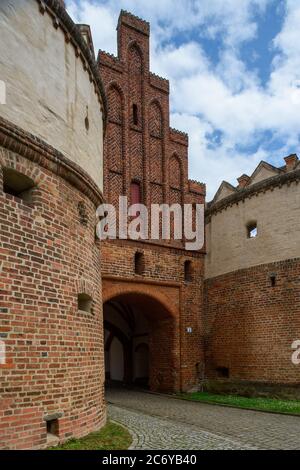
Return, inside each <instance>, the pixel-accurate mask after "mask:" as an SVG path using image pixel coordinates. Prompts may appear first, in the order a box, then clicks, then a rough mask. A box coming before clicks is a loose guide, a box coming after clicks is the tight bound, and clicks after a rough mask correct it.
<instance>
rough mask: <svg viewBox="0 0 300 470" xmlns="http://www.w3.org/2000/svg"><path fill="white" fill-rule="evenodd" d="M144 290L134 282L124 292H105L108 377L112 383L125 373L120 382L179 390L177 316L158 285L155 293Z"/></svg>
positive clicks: (151, 388) (165, 390) (164, 390)
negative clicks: (129, 288) (161, 294)
mask: <svg viewBox="0 0 300 470" xmlns="http://www.w3.org/2000/svg"><path fill="white" fill-rule="evenodd" d="M143 290H144V289H143V287H136V286H132V289H131V290H127V289H125V290H124V291H123V293H121V292H119V293H117V291H114V290H113V289H112V290H110V293H109V292H108V291H106V292H107V294H106V293H105V292H104V296H103V297H104V326H105V338H106V341H105V350H106V351H105V354H106V357H105V364H106V377H107V379H108V382H110V383H111V382H112V381H114V380H113V378H116V377H119V379H120V373H121V374H122V373H123V376H122V379H120V380H119V381H120V382H124V383H127V384H128V383H134V384H136V385H142V386H143V387H148V388H150V390H153V391H162V392H167V391H174V390H178V389H179V382H180V368H179V362H180V361H179V358H178V356H177V355H176V354H175V351H176V350H178V349H177V348H178V344H177V342H178V341H179V338H178V335H176V331H178V330H177V328H178V324H177V317H176V316H174V314H173V312H171V311H170V310H169V308H168V305H170V301H169V300H168V299H165V300H164V298H163V297H161V296H160V294H158V293H155V289H154V293H153V294H149V292H148V293H146V292H143ZM106 299H107V300H106ZM115 339H117V340H118V343H116V341H115ZM120 344H121V345H122V349H120ZM120 361H121V362H122V364H120ZM122 371H123V372H122ZM146 372H147V374H146Z"/></svg>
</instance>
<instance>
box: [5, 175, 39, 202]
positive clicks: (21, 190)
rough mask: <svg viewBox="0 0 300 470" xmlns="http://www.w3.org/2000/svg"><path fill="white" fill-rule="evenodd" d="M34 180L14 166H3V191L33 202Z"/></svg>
mask: <svg viewBox="0 0 300 470" xmlns="http://www.w3.org/2000/svg"><path fill="white" fill-rule="evenodd" d="M34 187H35V183H34V181H33V180H32V179H31V178H29V177H28V176H26V175H24V174H23V173H19V172H18V171H16V170H14V169H13V168H3V191H4V192H5V193H6V194H10V195H11V196H15V197H18V198H19V199H22V200H23V201H25V202H28V203H31V202H33V201H32V192H33V189H34Z"/></svg>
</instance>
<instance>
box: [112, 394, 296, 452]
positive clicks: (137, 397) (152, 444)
mask: <svg viewBox="0 0 300 470" xmlns="http://www.w3.org/2000/svg"><path fill="white" fill-rule="evenodd" d="M106 397H107V400H108V402H109V415H110V418H111V419H113V420H115V421H118V422H120V423H121V424H123V425H125V426H127V427H128V428H129V429H130V430H131V432H132V434H133V436H134V440H133V444H132V448H134V449H147V450H151V449H155V450H157V449H162V450H176V449H190V450H198V449H200V450H206V449H283V450H286V449H300V417H299V418H298V417H296V416H283V415H276V414H270V413H261V412H255V411H247V410H239V409H233V408H227V407H221V406H215V405H206V404H203V403H194V402H187V401H183V400H177V399H175V398H171V397H167V396H162V395H154V394H150V393H143V392H140V391H135V390H126V389H112V390H109V391H108V392H107V395H106Z"/></svg>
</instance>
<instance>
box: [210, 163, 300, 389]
mask: <svg viewBox="0 0 300 470" xmlns="http://www.w3.org/2000/svg"><path fill="white" fill-rule="evenodd" d="M276 171H277V174H275V176H274V175H273V176H272V175H271V177H270V174H269V178H266V179H261V180H260V178H258V177H257V181H256V182H255V183H253V185H250V186H246V187H245V188H244V189H243V188H241V189H240V190H235V191H232V194H231V195H229V196H225V198H223V199H221V200H220V201H216V202H214V203H212V204H211V205H210V207H209V208H208V211H207V225H206V230H207V257H206V270H205V273H206V281H205V297H206V305H205V312H206V313H205V336H206V345H207V348H206V364H207V373H208V376H209V377H211V378H215V377H229V378H230V379H232V380H250V381H255V382H265V383H276V384H299V383H300V368H299V365H298V366H297V365H294V364H293V363H292V353H293V350H292V343H293V342H294V341H296V340H299V339H300V317H299V310H300V222H299V221H300V185H299V180H300V170H299V165H298V166H297V168H295V169H294V170H292V171H288V169H286V168H280V169H276ZM258 176H259V175H258ZM233 189H234V188H233ZM253 223H256V224H257V237H256V238H248V234H247V227H249V224H250V225H251V224H253Z"/></svg>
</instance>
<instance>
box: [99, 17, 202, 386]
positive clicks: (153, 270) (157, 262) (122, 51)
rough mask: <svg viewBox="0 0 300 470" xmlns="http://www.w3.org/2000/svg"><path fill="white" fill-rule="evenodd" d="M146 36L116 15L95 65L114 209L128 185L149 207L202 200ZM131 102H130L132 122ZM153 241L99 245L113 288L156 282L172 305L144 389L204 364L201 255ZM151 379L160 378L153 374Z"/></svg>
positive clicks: (190, 375) (140, 25) (193, 374)
mask: <svg viewBox="0 0 300 470" xmlns="http://www.w3.org/2000/svg"><path fill="white" fill-rule="evenodd" d="M149 34H150V28H149V24H148V23H146V22H144V21H142V20H139V19H138V18H136V17H133V16H132V15H130V14H127V13H125V12H123V13H121V15H120V19H119V24H118V57H114V56H111V55H109V54H107V53H105V52H102V51H100V53H99V57H98V65H99V70H100V74H101V78H102V81H103V84H104V86H105V89H106V93H107V97H108V106H109V116H108V125H107V133H106V139H105V151H104V193H105V197H106V199H107V201H108V202H110V203H113V204H114V205H115V206H118V201H119V196H120V195H127V196H128V198H129V203H130V184H131V182H139V183H140V185H141V190H142V202H143V203H144V204H146V205H147V206H148V207H149V206H150V204H151V203H155V204H158V203H159V204H162V203H167V204H169V203H179V204H183V203H195V202H197V203H203V202H204V200H205V186H204V185H201V184H198V183H196V182H195V183H192V182H190V181H189V179H188V137H187V135H186V134H183V133H181V132H179V131H176V130H173V129H171V128H170V124H169V120H170V117H169V112H170V111H169V82H168V81H167V80H164V79H162V78H160V77H157V76H156V75H153V74H152V73H151V72H150V71H149ZM133 105H136V106H137V114H138V122H137V123H135V122H134V119H133ZM160 244H161V245H166V247H165V248H164V247H162V246H155V245H153V244H147V243H142V242H120V241H119V242H105V243H103V246H102V250H103V251H102V253H103V265H102V272H103V275H104V277H105V278H107V277H109V276H112V275H113V276H117V277H118V278H119V283H120V285H122V283H124V282H126V281H130V283H131V286H132V291H134V290H135V288H136V284H137V281H141V280H142V281H143V282H144V283H145V285H148V286H151V285H152V291H153V290H154V289H153V284H151V283H153V282H154V281H155V282H157V283H158V286H156V290H157V288H158V287H160V288H161V289H164V290H165V291H166V296H169V304H170V306H172V305H173V306H174V305H175V308H176V311H175V321H174V322H173V326H172V327H171V330H169V327H167V326H165V328H161V329H159V331H158V330H157V329H156V330H155V329H153V330H152V339H153V338H154V337H155V338H156V339H155V341H154V340H153V341H154V344H155V347H152V352H153V351H155V354H154V353H153V354H152V355H151V361H150V362H151V363H150V369H151V373H150V375H151V377H152V378H153V380H151V378H150V382H151V383H150V386H151V388H152V389H156V390H157V389H160V390H162V389H163V390H166V389H172V390H178V389H180V388H183V389H190V388H192V387H193V386H195V385H196V384H197V382H198V373H197V367H198V366H197V364H198V363H201V362H202V361H203V355H202V344H201V331H202V303H203V302H202V285H203V282H202V279H203V253H188V252H186V251H185V250H184V249H183V242H182V241H179V242H177V241H176V242H172V243H171V245H172V246H173V247H174V248H167V246H168V245H169V244H170V242H165V241H162V240H161V241H160ZM175 247H177V248H178V249H175ZM136 251H142V252H143V253H144V257H145V271H144V274H143V275H142V276H140V277H137V276H135V275H134V254H135V253H136ZM188 258H190V259H191V261H192V263H193V269H194V275H193V280H192V281H191V282H189V283H185V282H184V261H185V259H188ZM168 282H176V283H178V288H177V294H176V298H174V295H173V294H172V295H171V294H170V292H168V288H167V287H166V286H165V284H164V283H168ZM160 283H161V284H160ZM159 284H160V285H159ZM110 288H111V289H112V288H113V285H111V287H110V284H109V283H108V284H107V282H106V290H108V291H109V289H110ZM152 293H153V292H152ZM153 295H155V292H154V293H153ZM187 327H192V328H193V332H192V333H191V334H187V333H186V328H187ZM172 338H173V339H172ZM150 353H151V351H150ZM166 358H167V361H166ZM174 358H175V359H174ZM163 364H164V365H163ZM174 364H175V366H174ZM158 376H159V377H161V378H160V380H156V379H155V377H156V378H157V377H158ZM174 377H175V378H174ZM159 382H160V383H159Z"/></svg>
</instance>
